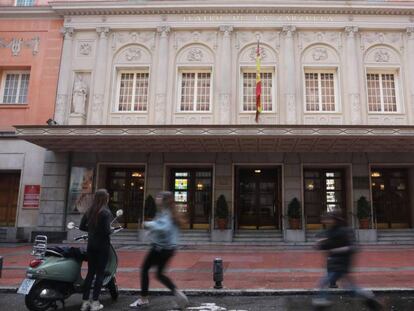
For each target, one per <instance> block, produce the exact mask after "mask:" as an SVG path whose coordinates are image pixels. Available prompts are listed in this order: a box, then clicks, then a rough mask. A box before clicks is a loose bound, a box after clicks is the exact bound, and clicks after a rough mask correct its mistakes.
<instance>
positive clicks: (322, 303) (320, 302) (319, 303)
mask: <svg viewBox="0 0 414 311" xmlns="http://www.w3.org/2000/svg"><path fill="white" fill-rule="evenodd" d="M312 305H313V306H314V307H330V306H331V305H332V301H330V300H328V299H326V298H314V299H312Z"/></svg>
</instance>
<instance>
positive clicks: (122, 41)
mask: <svg viewBox="0 0 414 311" xmlns="http://www.w3.org/2000/svg"><path fill="white" fill-rule="evenodd" d="M155 42H156V32H155V31H130V32H126V31H120V32H114V33H113V34H112V36H111V47H112V50H113V51H116V50H118V49H119V48H121V47H123V46H126V45H130V44H139V45H143V46H145V47H146V48H147V49H149V50H154V49H155Z"/></svg>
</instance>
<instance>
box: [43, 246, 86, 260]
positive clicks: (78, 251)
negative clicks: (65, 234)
mask: <svg viewBox="0 0 414 311" xmlns="http://www.w3.org/2000/svg"><path fill="white" fill-rule="evenodd" d="M48 250H49V251H50V252H48ZM58 254H59V255H58ZM46 256H56V257H60V256H63V257H65V258H74V259H76V260H78V261H88V258H87V255H86V250H85V249H84V248H80V247H66V246H63V247H61V246H55V247H50V248H48V249H47V250H46Z"/></svg>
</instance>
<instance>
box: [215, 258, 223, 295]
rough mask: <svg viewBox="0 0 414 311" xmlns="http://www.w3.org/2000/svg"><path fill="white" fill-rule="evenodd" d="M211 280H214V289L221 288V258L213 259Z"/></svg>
mask: <svg viewBox="0 0 414 311" xmlns="http://www.w3.org/2000/svg"><path fill="white" fill-rule="evenodd" d="M213 280H214V282H215V285H214V288H215V289H222V288H223V284H222V282H223V260H222V259H221V258H216V259H214V264H213Z"/></svg>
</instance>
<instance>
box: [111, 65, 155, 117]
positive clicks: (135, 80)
mask: <svg viewBox="0 0 414 311" xmlns="http://www.w3.org/2000/svg"><path fill="white" fill-rule="evenodd" d="M148 87H149V73H148V72H142V71H140V72H120V74H119V93H118V94H119V95H118V111H147V105H148Z"/></svg>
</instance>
